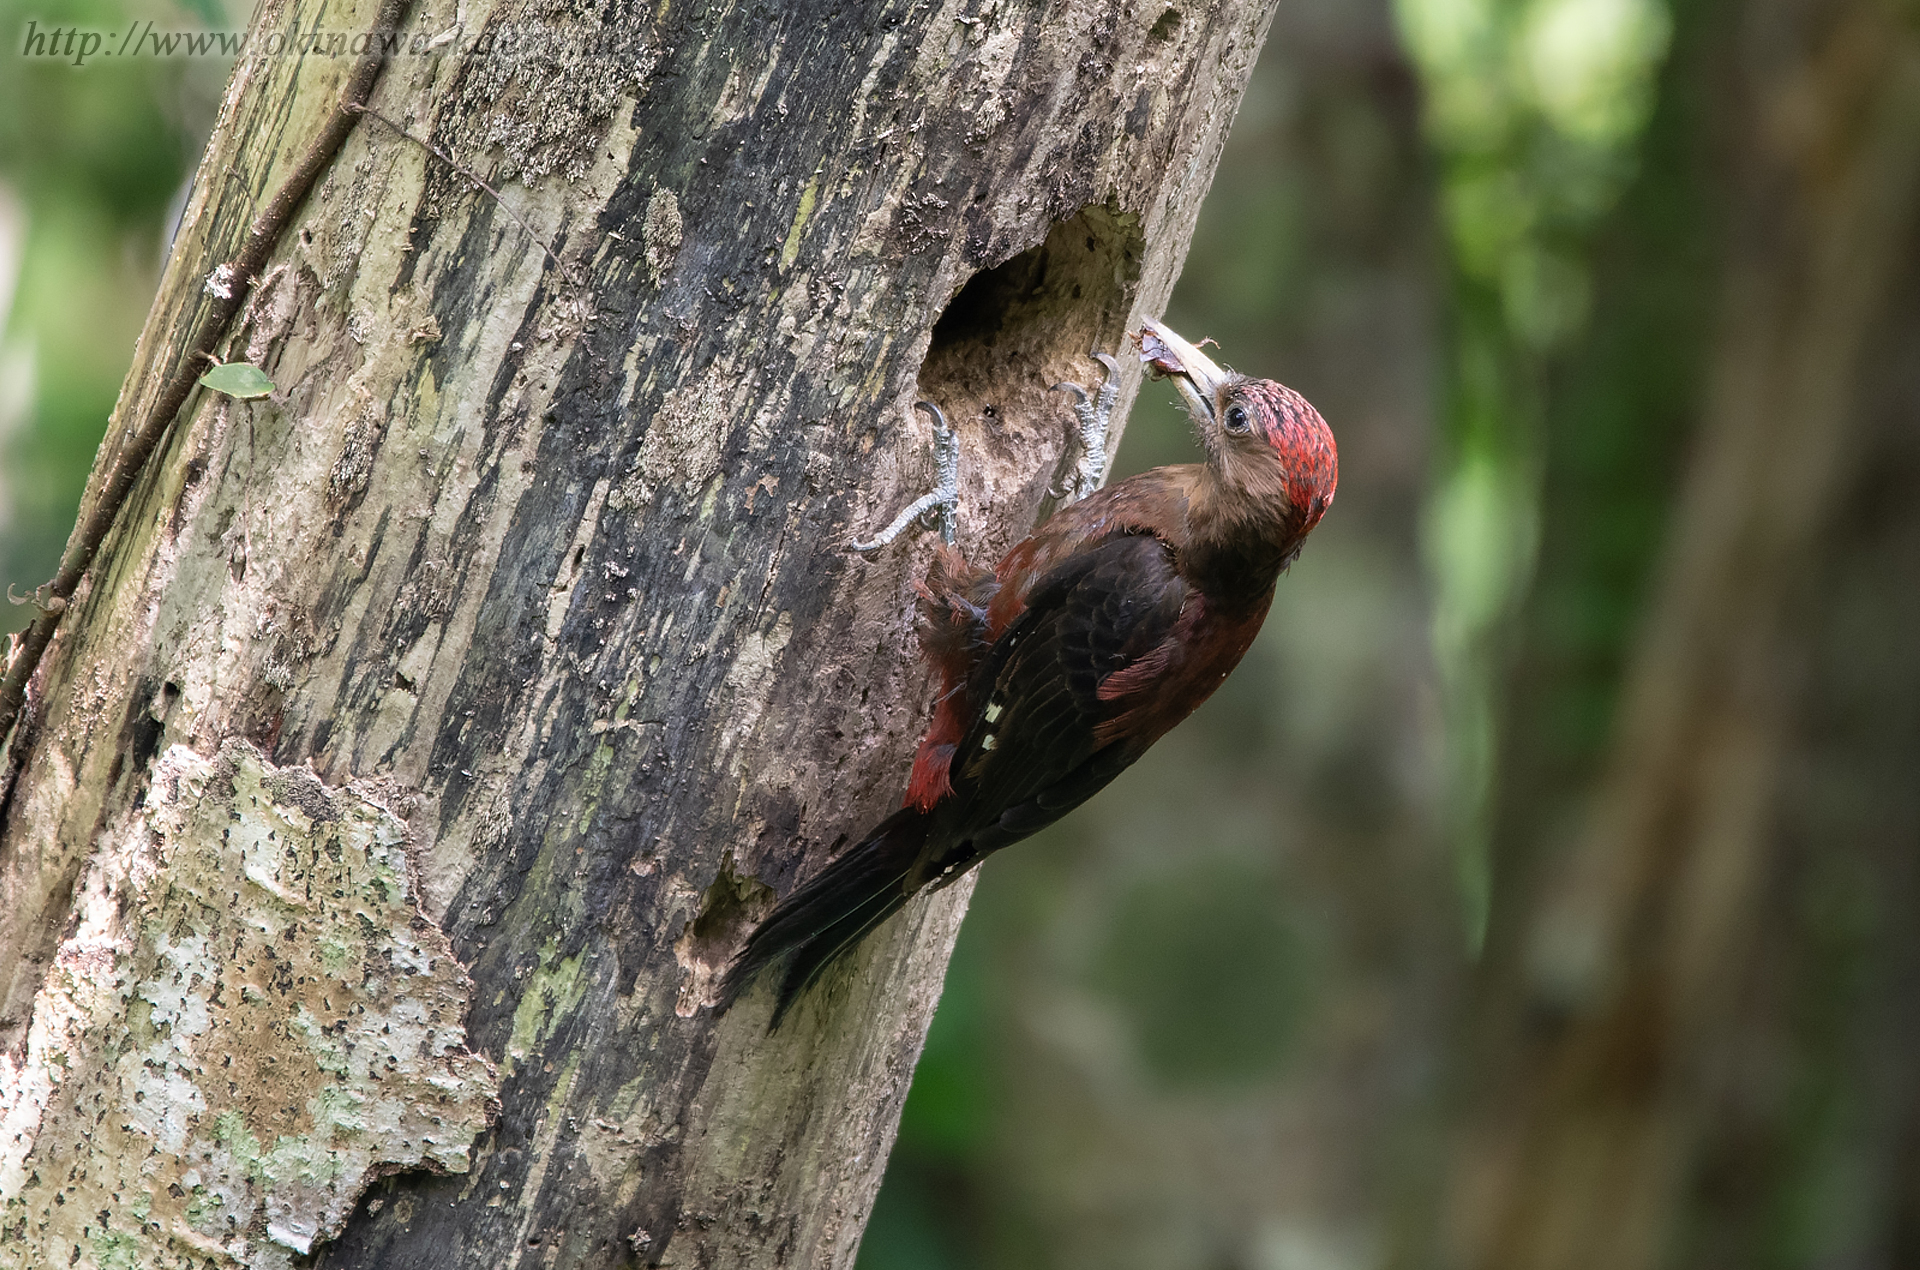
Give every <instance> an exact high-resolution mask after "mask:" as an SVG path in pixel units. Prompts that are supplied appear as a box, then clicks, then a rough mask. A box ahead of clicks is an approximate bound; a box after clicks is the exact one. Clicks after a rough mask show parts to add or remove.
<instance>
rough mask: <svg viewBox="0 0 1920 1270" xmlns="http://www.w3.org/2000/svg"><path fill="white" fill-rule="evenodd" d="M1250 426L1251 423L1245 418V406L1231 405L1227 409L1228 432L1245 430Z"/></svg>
mask: <svg viewBox="0 0 1920 1270" xmlns="http://www.w3.org/2000/svg"><path fill="white" fill-rule="evenodd" d="M1251 426H1253V425H1252V423H1251V421H1250V420H1249V419H1248V418H1247V408H1246V407H1245V406H1233V407H1231V408H1229V409H1228V411H1227V431H1228V432H1245V431H1246V430H1247V429H1248V428H1249V427H1251Z"/></svg>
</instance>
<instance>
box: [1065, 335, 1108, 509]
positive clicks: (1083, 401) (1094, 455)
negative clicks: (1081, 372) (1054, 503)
mask: <svg viewBox="0 0 1920 1270" xmlns="http://www.w3.org/2000/svg"><path fill="white" fill-rule="evenodd" d="M1093 360H1095V361H1096V362H1099V363H1100V364H1101V365H1102V366H1105V367H1106V368H1107V377H1106V380H1105V382H1103V383H1102V384H1101V385H1100V388H1099V390H1098V391H1097V392H1092V393H1089V392H1088V391H1087V390H1086V389H1085V388H1084V387H1082V386H1081V385H1079V384H1075V383H1064V384H1055V385H1054V386H1053V390H1054V391H1055V392H1066V393H1072V394H1073V417H1074V419H1075V420H1076V421H1078V428H1077V429H1076V430H1077V432H1078V433H1079V441H1080V458H1079V461H1078V462H1076V463H1075V464H1074V466H1073V471H1071V472H1069V473H1068V474H1067V480H1066V485H1065V487H1064V488H1062V489H1057V490H1054V491H1053V493H1054V495H1055V496H1056V497H1057V498H1059V499H1061V500H1062V502H1063V503H1072V502H1077V501H1079V500H1080V499H1083V498H1085V497H1086V496H1087V495H1089V494H1091V493H1093V491H1095V490H1096V489H1099V488H1100V482H1101V481H1102V480H1103V479H1105V477H1106V475H1107V424H1108V422H1109V421H1110V419H1111V418H1112V415H1113V403H1114V402H1115V401H1117V400H1118V399H1119V397H1120V363H1119V362H1118V361H1116V360H1114V358H1113V357H1111V356H1110V355H1108V354H1106V353H1102V352H1099V351H1098V350H1095V352H1094V353H1093Z"/></svg>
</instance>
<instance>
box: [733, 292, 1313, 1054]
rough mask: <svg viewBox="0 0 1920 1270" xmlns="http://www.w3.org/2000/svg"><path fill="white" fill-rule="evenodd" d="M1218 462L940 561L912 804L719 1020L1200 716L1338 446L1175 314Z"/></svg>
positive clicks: (863, 850) (790, 925)
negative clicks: (1191, 339)
mask: <svg viewBox="0 0 1920 1270" xmlns="http://www.w3.org/2000/svg"><path fill="white" fill-rule="evenodd" d="M1136 338H1137V339H1138V340H1139V343H1140V355H1141V359H1142V361H1144V362H1145V363H1146V364H1147V366H1148V368H1149V369H1150V370H1152V371H1153V372H1155V373H1156V374H1160V375H1165V376H1168V377H1170V378H1171V379H1172V380H1173V381H1174V384H1175V386H1176V387H1177V388H1178V389H1179V390H1180V394H1181V396H1182V397H1183V398H1184V399H1185V401H1186V404H1187V409H1188V413H1189V414H1190V415H1191V416H1192V418H1193V422H1194V426H1195V428H1196V430H1197V431H1198V433H1199V435H1200V439H1201V441H1202V442H1203V443H1204V444H1205V446H1206V449H1207V458H1206V461H1205V462H1204V463H1194V464H1183V465H1179V466H1174V467H1162V468H1155V469H1154V470H1153V471H1150V472H1143V473H1141V474H1140V475H1138V476H1135V477H1131V478H1129V479H1127V480H1125V481H1122V482H1120V483H1119V484H1117V485H1114V486H1111V487H1109V488H1107V489H1103V490H1100V491H1098V492H1096V493H1094V494H1092V495H1090V496H1088V497H1086V498H1084V499H1082V500H1081V501H1079V502H1077V503H1074V504H1072V505H1070V506H1068V507H1067V508H1065V509H1064V510H1062V511H1060V512H1058V513H1056V514H1055V515H1054V516H1053V518H1052V519H1050V520H1049V521H1047V523H1046V524H1045V525H1043V526H1041V527H1040V528H1039V529H1038V530H1036V531H1035V532H1034V533H1033V534H1032V536H1030V537H1028V538H1027V539H1025V540H1024V541H1022V542H1020V543H1019V544H1017V545H1016V546H1015V547H1014V548H1013V549H1012V550H1011V551H1009V552H1008V553H1007V554H1006V555H1005V556H1004V557H1002V559H1001V560H1000V562H999V564H997V565H996V566H995V567H994V568H993V569H992V570H990V571H989V570H986V569H981V568H976V567H975V566H972V565H970V564H968V563H967V562H966V560H965V559H964V558H963V557H962V556H961V554H960V552H959V551H957V550H955V549H953V548H952V547H945V548H942V550H941V551H940V553H939V554H938V555H937V556H936V558H935V561H934V564H933V567H932V568H931V569H930V570H929V571H928V574H927V577H926V580H925V581H924V582H923V583H921V584H920V587H919V591H920V613H921V631H920V636H921V646H922V648H923V649H924V651H925V654H926V657H927V659H928V661H929V662H930V663H931V665H932V666H933V669H934V670H935V672H936V674H937V676H938V680H939V695H938V696H937V698H936V699H935V706H934V716H933V722H932V725H931V726H930V727H929V728H928V729H927V734H926V736H925V738H924V739H922V741H921V742H920V749H919V753H918V754H917V755H916V756H915V759H914V764H913V774H912V777H911V778H910V780H909V782H908V786H907V797H906V803H905V805H904V806H903V807H902V808H901V809H900V810H899V811H897V812H895V813H894V814H893V815H892V816H890V817H888V818H887V819H886V820H884V821H882V822H881V823H880V824H879V825H878V826H876V827H875V828H874V829H873V830H872V831H871V832H870V833H868V834H867V835H866V836H865V837H864V838H863V839H862V840H861V841H860V843H859V844H858V845H857V846H855V847H853V848H852V849H850V850H849V851H847V852H846V854H844V855H842V856H841V857H840V858H839V859H837V860H835V861H834V862H833V863H832V864H830V865H828V866H827V868H825V869H824V870H822V871H821V872H820V873H819V875H818V876H816V877H814V878H812V879H811V880H809V881H808V882H807V883H805V884H804V885H803V886H801V887H800V888H799V889H797V890H796V891H794V893H793V894H791V895H789V896H788V897H787V898H786V899H785V900H783V901H781V902H780V904H779V905H778V906H777V907H776V908H775V909H774V911H773V913H772V914H771V915H769V916H768V918H767V919H766V921H764V922H762V923H761V924H760V925H759V927H757V928H756V929H755V930H754V932H753V933H752V935H750V936H749V937H748V940H747V943H746V946H745V947H744V948H743V949H742V950H741V952H740V955H739V956H738V958H736V960H735V961H734V964H733V966H732V967H731V968H730V970H729V972H728V975H727V980H726V983H725V985H724V987H723V989H722V993H721V1007H722V1008H725V1007H726V1006H727V1005H730V1004H731V1003H732V1001H733V1000H734V998H735V997H736V996H738V995H739V993H740V992H741V991H742V990H743V989H744V988H745V987H746V985H747V984H749V983H750V982H752V980H753V979H754V978H755V976H756V975H758V973H759V972H760V971H761V970H763V969H765V968H766V967H768V966H770V965H772V964H773V963H775V962H776V961H780V960H782V959H783V958H784V959H786V963H787V964H786V969H785V971H784V973H783V974H782V976H781V979H780V985H779V994H778V999H777V1001H776V1003H775V1007H774V1015H773V1019H774V1022H775V1023H776V1024H777V1023H778V1022H779V1020H780V1018H781V1016H782V1015H783V1014H784V1013H785V1012H786V1010H787V1009H788V1008H789V1007H790V1006H791V1005H792V1004H793V1002H794V1000H795V999H796V998H797V997H798V996H799V995H800V993H801V992H803V991H804V990H805V989H806V988H807V986H808V985H809V984H811V983H812V982H813V981H814V980H815V979H817V978H818V977H819V976H820V974H821V973H822V972H823V971H824V970H825V969H826V967H827V966H828V965H830V964H831V963H832V962H833V961H834V960H835V959H836V958H837V957H839V956H841V955H842V954H844V953H846V952H848V951H850V950H851V949H852V948H853V947H854V946H855V945H856V944H857V943H858V942H859V941H860V939H861V938H863V937H864V936H865V935H866V934H868V933H869V932H870V931H872V930H873V929H874V927H876V926H878V925H879V924H880V923H881V922H883V921H885V920H886V919H887V918H888V917H890V916H891V915H892V914H894V913H895V912H897V911H899V909H900V908H901V906H902V905H904V904H905V903H906V902H907V900H909V899H911V898H912V897H913V896H914V895H916V894H918V893H919V892H920V891H921V890H923V889H925V888H927V887H929V886H934V887H937V886H943V885H945V884H947V883H948V882H951V881H953V880H954V879H955V878H957V877H959V876H960V875H961V874H963V873H964V872H965V871H966V870H967V869H969V868H972V867H973V866H974V865H976V864H978V863H979V862H980V861H981V860H982V859H984V858H985V857H986V856H987V855H988V854H990V853H992V852H994V851H997V850H999V849H1000V848H1001V847H1004V846H1008V845H1010V844H1011V843H1014V842H1018V841H1019V840H1020V839H1022V838H1024V837H1026V836H1027V835H1029V834H1031V833H1033V832H1035V831H1036V830H1038V829H1041V828H1043V827H1044V826H1046V825H1049V824H1051V823H1053V822H1054V821H1055V820H1058V819H1059V818H1060V817H1061V816H1063V815H1065V814H1066V813H1067V812H1069V811H1071V810H1072V809H1073V808H1075V807H1077V806H1079V805H1080V804H1081V803H1082V802H1084V801H1086V800H1087V799H1088V798H1089V797H1091V796H1092V795H1093V794H1094V793H1095V792H1096V791H1098V790H1099V789H1100V788H1101V787H1103V786H1104V785H1106V784H1107V782H1108V781H1111V780H1112V779H1113V778H1114V777H1115V776H1117V775H1119V774H1120V772H1121V771H1123V770H1125V768H1126V767H1127V766H1128V765H1130V764H1131V763H1133V761H1134V760H1136V759H1138V758H1139V757H1140V756H1141V755H1142V754H1144V753H1145V752H1146V750H1147V747H1149V746H1150V745H1152V744H1153V743H1154V742H1155V741H1157V740H1159V739H1160V738H1161V737H1162V736H1164V735H1166V733H1167V731H1168V730H1169V729H1171V728H1172V727H1173V726H1174V725H1175V724H1177V723H1179V722H1180V720H1182V719H1184V718H1186V717H1187V715H1189V714H1190V713H1192V712H1193V710H1194V708H1195V707H1196V706H1198V705H1199V704H1200V703H1201V702H1202V701H1205V700H1206V699H1207V697H1208V696H1209V695H1211V694H1212V692H1213V690H1214V689H1215V688H1217V687H1219V686H1220V683H1221V681H1222V680H1223V679H1225V678H1226V676H1227V673H1228V672H1229V671H1231V670H1232V669H1233V668H1234V666H1235V665H1237V664H1238V663H1239V661H1240V658H1241V656H1242V655H1244V654H1245V653H1246V651H1247V648H1248V647H1249V646H1250V645H1251V644H1252V643H1253V638H1254V636H1255V635H1256V634H1258V633H1259V630H1260V624H1261V622H1262V621H1263V620H1264V619H1265V617H1266V614H1267V608H1268V606H1269V605H1270V604H1271V603H1272V601H1273V593H1274V584H1275V582H1276V581H1277V580H1278V578H1279V576H1280V573H1281V572H1282V571H1283V570H1284V569H1285V568H1286V567H1287V565H1288V564H1290V563H1291V562H1292V561H1293V558H1294V557H1295V556H1296V555H1298V554H1299V551H1300V546H1301V544H1302V543H1303V542H1304V541H1305V540H1306V537H1307V534H1308V533H1309V532H1311V531H1312V529H1313V527H1314V525H1316V524H1317V523H1319V520H1320V517H1321V515H1322V514H1323V513H1325V511H1326V509H1327V507H1328V505H1329V504H1330V503H1332V502H1333V494H1334V486H1335V484H1336V483H1337V481H1338V460H1337V457H1336V454H1335V450H1334V443H1333V434H1332V433H1331V432H1330V431H1328V429H1327V425H1326V422H1325V421H1324V420H1323V419H1321V417H1320V414H1319V412H1318V411H1316V410H1315V409H1314V408H1313V407H1312V406H1311V405H1309V404H1308V403H1307V401H1306V399H1305V398H1303V397H1301V396H1300V395H1299V394H1298V393H1296V392H1294V391H1293V390H1292V389H1290V388H1287V387H1285V386H1283V385H1281V384H1277V383H1275V382H1273V381H1272V380H1266V379H1249V378H1247V377H1246V376H1244V375H1238V374H1233V373H1230V372H1227V371H1223V370H1221V369H1220V368H1219V367H1218V366H1216V365H1214V363H1213V362H1212V361H1211V360H1209V359H1208V358H1207V357H1206V356H1205V355H1204V354H1203V353H1201V352H1200V351H1199V349H1197V348H1195V347H1194V346H1193V345H1191V344H1188V343H1187V342H1186V341H1185V340H1182V339H1181V338H1180V337H1179V336H1177V335H1175V334H1174V333H1173V332H1172V331H1170V330H1168V329H1166V328H1165V327H1163V326H1161V325H1159V324H1158V323H1151V322H1150V323H1148V324H1147V325H1146V327H1145V329H1144V330H1142V331H1141V332H1140V334H1139V335H1138V336H1137V337H1136Z"/></svg>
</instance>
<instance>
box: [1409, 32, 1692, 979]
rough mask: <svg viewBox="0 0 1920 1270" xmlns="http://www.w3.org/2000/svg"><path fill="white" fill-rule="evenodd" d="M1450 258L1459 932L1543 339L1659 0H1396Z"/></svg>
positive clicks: (1447, 503)
mask: <svg viewBox="0 0 1920 1270" xmlns="http://www.w3.org/2000/svg"><path fill="white" fill-rule="evenodd" d="M1396 8H1397V12H1398V14H1399V18H1400V29H1401V31H1402V32H1403V34H1404V37H1405V40H1406V47H1407V50H1408V52H1409V54H1410V55H1411V57H1412V59H1413V61H1414V64H1415V65H1416V66H1417V67H1418V68H1419V71H1420V75H1421V82H1422V86H1423V88H1424V90H1425V101H1426V113H1425V119H1426V132H1427V135H1428V137H1429V138H1430V140H1431V142H1432V144H1433V147H1434V150H1435V152H1436V154H1437V156H1438V158H1439V160H1440V169H1441V188H1440V206H1441V212H1442V220H1443V223H1444V224H1445V227H1446V230H1447V241H1448V245H1449V248H1450V251H1449V259H1450V263H1451V266H1452V275H1453V288H1452V290H1453V296H1452V303H1451V305H1450V310H1451V319H1452V330H1451V333H1450V340H1449V342H1450V344H1451V348H1450V349H1449V350H1448V354H1449V355H1448V356H1447V358H1446V360H1445V362H1444V365H1445V366H1446V368H1447V374H1446V380H1445V383H1446V398H1445V401H1446V405H1445V408H1444V410H1443V412H1442V419H1441V436H1442V439H1443V442H1444V444H1443V447H1442V449H1441V451H1440V453H1439V455H1438V460H1439V462H1438V467H1437V470H1436V472H1435V478H1434V491H1433V494H1432V497H1431V499H1430V502H1429V505H1428V516H1427V525H1426V535H1425V542H1426V548H1427V558H1428V565H1429V568H1430V570H1431V572H1432V575H1433V579H1434V591H1435V594H1434V617H1433V639H1434V654H1435V660H1436V662H1437V664H1438V667H1439V671H1440V682H1441V689H1442V693H1443V697H1444V708H1445V712H1446V716H1447V746H1448V757H1449V763H1448V772H1449V777H1450V779H1449V781H1448V788H1449V791H1450V793H1449V801H1450V808H1449V812H1450V822H1451V835H1452V839H1453V844H1454V850H1455V853H1456V860H1457V874H1458V879H1459V885H1460V889H1461V895H1462V900H1463V903H1464V906H1465V910H1466V918H1467V924H1468V932H1467V934H1468V940H1469V943H1470V944H1471V945H1472V946H1473V947H1475V948H1477V947H1479V945H1480V943H1481V941H1482V940H1483V939H1484V937H1485V933H1486V923H1487V918H1488V911H1489V904H1490V900H1491V894H1492V885H1493V881H1492V864H1491V854H1490V853H1491V842H1492V829H1493V816H1494V803H1493V790H1494V779H1495V770H1496V750H1497V748H1498V746H1499V736H1498V733H1499V728H1498V726H1497V720H1498V719H1499V717H1500V715H1501V710H1502V704H1503V703H1502V699H1501V698H1502V687H1501V685H1502V684H1503V682H1504V679H1505V672H1506V670H1507V663H1508V659H1509V657H1510V654H1511V651H1512V635H1513V631H1512V620H1513V617H1514V614H1515V610H1516V606H1517V605H1518V603H1519V602H1520V600H1521V599H1522V598H1523V597H1524V595H1525V593H1526V587H1527V582H1528V580H1529V578H1530V577H1531V575H1532V572H1533V564H1534V550H1535V546H1536V544H1537V539H1538V522H1539V515H1540V481H1541V477H1542V472H1543V470H1544V463H1543V457H1542V454H1541V447H1542V440H1541V438H1540V435H1539V430H1540V427H1541V417H1542V412H1543V411H1544V409H1545V396H1546V385H1545V377H1546V375H1547V373H1548V359H1550V358H1551V357H1552V356H1553V355H1554V354H1555V353H1557V352H1559V351H1560V350H1562V349H1563V348H1564V347H1565V346H1566V345H1567V344H1568V342H1569V341H1570V340H1571V339H1572V338H1573V337H1574V336H1575V335H1576V334H1578V333H1579V332H1580V331H1581V330H1582V328H1583V327H1584V326H1585V323H1586V317H1587V312H1588V307H1589V297H1590V292H1591V269H1590V260H1589V250H1590V238H1591V234H1592V231H1593V229H1594V227H1595V225H1596V224H1597V222H1598V221H1599V219H1600V218H1601V217H1602V216H1604V215H1605V214H1606V213H1607V212H1608V211H1610V210H1611V209H1612V207H1613V205H1614V202H1615V200H1616V199H1617V198H1618V197H1619V194H1620V192H1621V190H1622V189H1623V188H1624V187H1625V185H1626V182H1627V180H1628V179H1629V178H1630V177H1631V175H1632V173H1633V171H1634V167H1635V163H1636V161H1637V159H1638V147H1637V144H1636V143H1637V142H1638V140H1639V136H1640V132H1641V130H1642V128H1643V126H1644V124H1645V122H1646V119H1647V117H1648V114H1649V112H1650V110H1651V108H1652V102H1653V85H1654V77H1655V75H1656V74H1657V72H1658V70H1659V67H1660V65H1661V61H1662V58H1663V57H1664V55H1665V53H1666V48H1667V42H1668V37H1669V34H1670V18H1669V14H1668V12H1667V9H1666V7H1665V4H1664V0H1397V3H1396Z"/></svg>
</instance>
